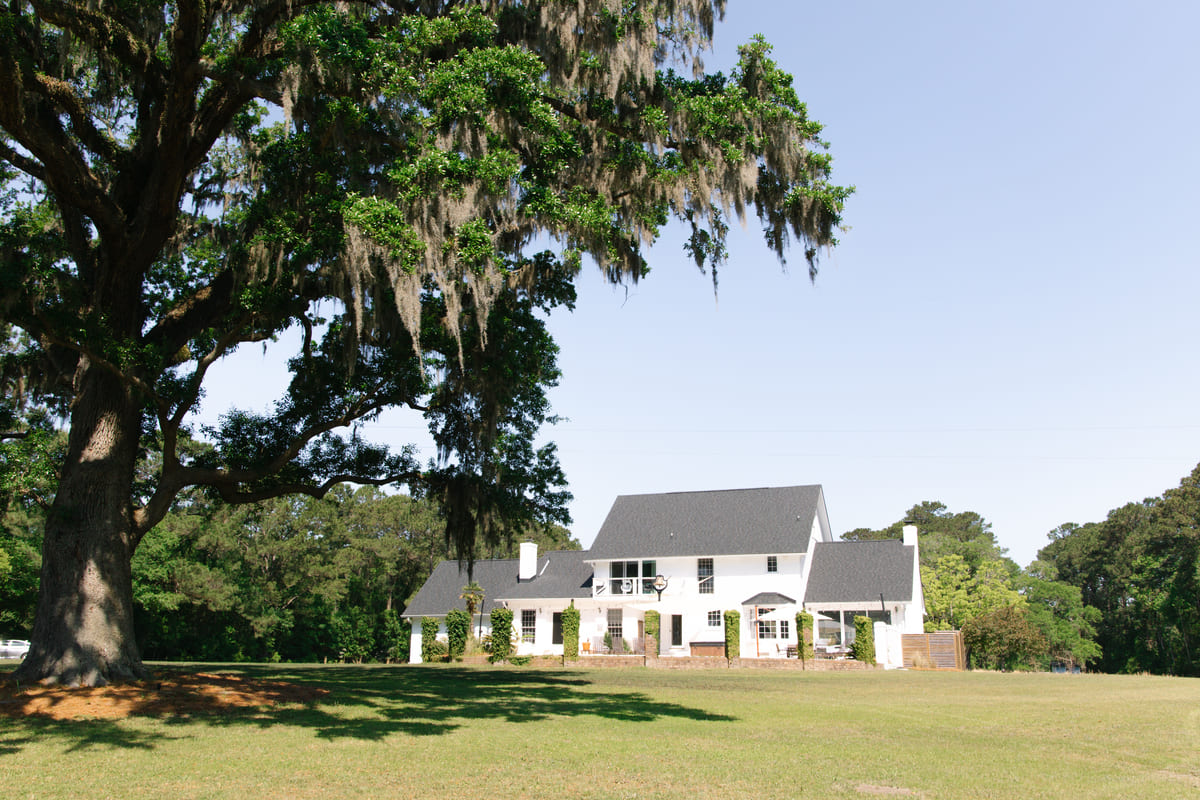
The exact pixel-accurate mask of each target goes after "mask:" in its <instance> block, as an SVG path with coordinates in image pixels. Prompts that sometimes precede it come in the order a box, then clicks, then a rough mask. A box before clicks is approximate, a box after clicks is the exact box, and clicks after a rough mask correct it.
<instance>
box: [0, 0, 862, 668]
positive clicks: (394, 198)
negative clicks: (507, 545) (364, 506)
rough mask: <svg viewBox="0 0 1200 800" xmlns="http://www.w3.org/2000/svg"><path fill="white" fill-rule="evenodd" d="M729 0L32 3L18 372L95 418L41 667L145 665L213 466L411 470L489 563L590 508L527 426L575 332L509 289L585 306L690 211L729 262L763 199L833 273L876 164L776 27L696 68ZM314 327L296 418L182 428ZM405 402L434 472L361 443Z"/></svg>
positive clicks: (21, 181) (773, 239) (298, 367)
mask: <svg viewBox="0 0 1200 800" xmlns="http://www.w3.org/2000/svg"><path fill="white" fill-rule="evenodd" d="M723 10H724V0H647V1H646V2H636V1H635V0H624V1H621V2H618V1H617V0H571V1H570V2H553V1H552V0H476V2H468V1H467V0H364V1H362V2H360V1H359V0H340V1H339V2H326V1H325V0H259V1H258V2H245V1H244V0H207V1H206V0H178V1H177V2H170V3H166V4H164V5H157V4H151V3H148V2H145V0H91V1H90V2H86V3H84V2H70V0H12V2H9V3H6V4H5V5H4V6H3V8H2V9H0V130H2V132H3V135H2V137H0V181H2V182H3V185H2V186H0V204H2V208H3V221H2V224H0V315H2V316H0V323H3V324H5V325H11V326H13V327H14V329H15V330H16V331H19V332H20V335H21V337H23V338H22V339H21V342H22V343H21V344H20V346H19V350H20V352H19V353H18V355H19V356H20V357H19V358H17V359H15V360H14V361H13V362H12V365H13V368H14V369H18V370H19V371H20V376H19V380H15V381H13V382H12V383H10V384H8V385H11V386H19V387H20V388H21V391H22V393H23V395H22V397H30V398H35V399H36V400H39V401H41V402H44V403H47V404H49V405H50V407H53V408H58V409H61V410H62V413H63V415H64V419H65V420H66V427H67V430H68V444H67V453H66V456H65V458H64V459H63V461H62V463H61V465H60V469H59V475H58V479H59V483H58V490H57V493H56V495H55V497H54V501H53V507H52V508H51V510H50V513H49V516H48V520H47V524H46V531H45V540H44V548H43V567H42V573H41V589H40V596H39V604H38V610H37V616H36V621H35V625H34V630H33V647H32V650H31V651H30V654H29V656H28V658H27V659H26V661H25V663H24V664H23V666H22V667H21V669H20V674H21V677H22V678H24V679H43V680H57V681H64V682H69V683H85V684H92V683H99V682H103V681H105V680H111V679H114V678H130V677H138V676H141V675H143V674H144V670H143V668H142V665H141V661H140V657H139V654H138V652H137V648H136V645H135V642H134V639H133V634H132V627H131V621H130V620H131V599H130V597H131V589H130V559H131V556H132V554H133V552H134V550H135V548H137V546H138V542H139V541H140V540H141V538H142V537H143V536H144V535H145V534H146V532H147V531H148V530H150V529H151V528H152V527H153V526H154V525H155V523H156V522H158V521H159V520H160V519H161V518H162V517H163V515H164V514H165V513H166V512H167V511H168V509H169V508H170V507H171V505H172V503H173V502H174V501H175V500H176V498H177V497H178V496H179V494H180V493H181V492H183V491H185V490H191V489H192V488H193V487H196V488H198V489H200V490H205V491H210V492H213V493H215V494H219V495H220V496H222V497H223V498H224V499H226V500H227V501H232V502H245V501H253V500H258V499H264V498H270V497H275V496H279V495H282V494H287V493H296V492H303V493H308V494H311V495H314V496H320V495H321V494H323V493H324V492H326V491H328V490H329V488H330V487H332V486H334V485H336V484H338V483H343V482H357V483H360V484H405V485H408V486H410V487H412V488H416V489H419V490H421V491H425V492H427V493H429V494H430V495H431V496H435V497H438V498H440V499H441V500H442V501H443V503H444V505H445V508H446V509H447V514H446V516H447V520H448V524H449V535H450V536H451V537H452V538H453V539H454V540H455V542H456V543H458V544H459V545H460V548H459V552H460V553H462V552H466V553H467V554H468V557H469V554H470V553H471V552H472V548H471V544H472V542H473V541H474V538H475V536H476V535H477V533H482V535H483V536H485V537H495V536H498V535H502V534H503V533H504V531H506V530H511V529H512V528H513V526H519V525H521V524H526V523H528V522H530V521H543V522H544V521H548V520H552V519H555V518H561V516H562V508H563V498H564V495H563V493H562V491H561V485H562V483H563V480H562V475H561V472H560V471H559V470H558V468H557V462H556V460H555V458H554V454H553V451H552V450H546V449H543V450H541V451H538V450H534V449H533V448H532V445H531V441H530V440H531V438H532V434H531V431H533V430H536V427H537V425H538V424H540V423H541V422H542V421H543V420H544V415H545V407H544V395H542V394H539V387H542V386H544V385H546V384H547V383H550V382H553V380H554V379H555V378H556V373H554V371H553V370H554V367H553V358H552V356H553V345H552V343H548V342H547V340H546V336H545V331H544V329H543V328H539V326H538V324H537V323H536V322H535V323H533V324H532V325H531V326H528V327H522V326H508V327H509V328H510V329H509V330H507V331H506V335H505V336H504V337H501V336H499V335H498V333H497V331H498V326H496V325H494V324H493V320H492V314H493V313H494V312H495V311H496V310H497V309H498V308H501V307H505V306H506V304H507V306H506V307H507V309H508V311H507V312H505V313H510V314H517V315H519V316H520V317H521V318H522V319H535V320H536V319H537V317H536V315H532V316H531V315H530V313H529V312H530V310H533V311H537V310H541V311H545V310H546V309H549V308H551V307H553V306H555V305H561V304H567V305H569V304H570V302H571V299H572V294H571V283H570V281H571V279H572V277H573V276H574V274H575V272H576V270H578V268H579V266H580V264H581V263H582V261H583V259H584V258H585V257H586V258H590V259H591V260H593V261H594V262H595V263H596V264H597V265H599V267H600V268H601V269H602V270H604V272H605V274H606V275H607V276H608V277H609V278H610V279H611V280H613V281H622V280H637V279H638V278H640V277H642V276H643V275H644V274H645V272H646V269H647V265H646V263H645V261H644V258H643V254H642V253H643V249H644V248H645V246H646V245H647V244H648V243H650V242H652V241H653V240H654V239H655V237H656V235H657V234H658V232H659V230H660V229H661V228H662V226H664V225H666V224H668V222H669V221H670V220H672V219H675V220H678V221H679V222H681V223H682V224H684V225H686V226H689V229H690V237H689V239H688V244H687V247H688V250H689V252H690V254H691V255H692V256H693V257H694V259H695V260H696V263H697V264H698V265H700V266H702V267H704V266H711V267H712V268H713V269H714V270H715V268H716V265H717V264H718V263H719V262H720V261H721V259H722V257H723V256H724V237H725V232H726V230H727V223H728V219H729V217H730V216H740V215H743V214H745V213H746V212H747V210H748V209H752V210H753V212H754V213H755V214H756V215H757V216H758V218H759V219H760V220H761V222H762V226H763V230H764V233H765V236H766V239H767V241H768V243H769V244H770V245H771V247H773V248H774V249H775V251H776V252H777V253H779V254H780V256H781V257H782V254H783V253H784V251H785V249H786V248H787V247H789V245H790V244H791V243H792V242H793V241H795V242H796V243H797V244H798V245H799V246H800V247H801V249H802V251H803V252H804V254H805V256H806V258H807V260H808V263H809V268H810V271H812V270H815V265H816V261H815V258H816V254H817V252H818V251H819V250H820V249H821V248H822V247H825V246H828V245H831V244H833V243H834V235H835V233H836V231H837V228H838V225H839V222H840V214H841V209H842V202H843V200H844V198H845V197H846V195H847V193H848V190H846V189H842V188H839V187H837V186H835V185H832V184H831V183H830V182H829V166H830V161H829V157H828V155H827V153H826V152H825V150H824V145H823V143H821V142H820V140H819V139H818V136H819V132H820V127H819V125H817V124H816V123H815V122H813V121H811V120H810V119H809V118H808V116H807V113H806V109H805V107H804V105H803V104H802V103H800V102H799V100H798V99H797V97H796V94H795V93H794V91H793V90H792V88H791V78H790V77H789V76H788V75H786V74H784V73H782V72H781V71H780V70H779V69H778V68H777V67H776V66H775V65H774V64H773V63H772V61H771V60H770V59H769V48H768V47H767V46H766V44H765V43H763V42H762V41H757V40H756V41H754V42H752V43H750V44H748V45H746V46H745V47H744V48H742V50H741V58H740V61H739V63H738V66H737V67H736V69H735V70H733V71H732V72H731V73H730V74H729V75H705V74H703V71H702V70H701V69H700V68H699V65H698V61H697V56H698V54H699V53H700V51H702V50H703V49H704V48H705V47H706V46H707V44H708V43H709V40H710V37H711V33H712V29H713V25H714V22H715V20H716V19H717V18H719V17H720V15H721V14H722V13H723ZM713 274H714V277H715V272H714V273H713ZM289 328H296V329H299V330H301V331H302V332H303V335H302V336H301V337H299V338H300V340H301V344H300V345H299V348H298V352H297V353H296V354H295V356H294V357H293V358H292V359H291V361H290V362H289V363H290V367H291V370H292V375H293V378H292V383H291V385H290V387H289V389H288V392H287V394H286V396H285V397H284V398H283V399H282V400H280V401H279V403H278V404H277V406H276V408H275V411H274V413H273V414H270V415H254V414H249V413H245V412H236V411H230V412H229V413H228V414H227V415H226V416H225V417H224V418H223V424H222V425H221V426H219V427H218V428H216V429H214V430H211V431H207V432H206V433H205V435H206V438H207V439H208V440H209V441H210V442H211V443H212V445H213V447H212V448H211V449H202V450H199V451H194V452H193V451H187V450H185V448H183V447H182V446H181V443H182V442H183V441H185V440H186V438H187V435H188V434H189V433H199V432H191V431H189V422H190V420H192V419H193V418H194V413H195V411H196V408H197V404H198V402H199V401H200V399H201V397H202V391H203V390H202V387H203V385H204V380H205V377H206V375H207V374H208V372H209V370H210V369H211V367H212V366H213V364H215V363H216V362H217V361H218V360H220V359H221V358H222V357H224V356H226V355H227V354H229V353H230V352H231V351H233V350H234V349H235V348H237V347H238V346H239V345H242V344H245V343H249V342H261V341H265V340H268V339H272V338H274V337H277V336H278V335H279V334H280V333H281V332H283V331H285V330H287V329H289ZM492 334H496V335H492ZM501 339H503V341H501ZM14 341H15V340H13V339H11V338H10V345H11V344H12V343H13V342H14ZM531 387H532V388H531ZM18 399H20V398H18ZM12 400H13V398H8V402H9V405H11V404H12V402H11V401H12ZM395 406H409V407H412V408H417V409H422V410H426V411H428V414H429V416H430V420H431V425H432V426H433V427H434V432H435V437H436V438H437V439H438V444H439V448H440V450H441V452H440V458H439V460H438V462H437V463H436V464H434V465H431V466H430V467H424V466H422V465H420V464H418V463H417V462H416V461H415V459H414V458H413V456H412V454H411V453H409V452H407V451H404V452H400V453H389V452H387V451H386V450H384V449H382V448H379V447H375V446H372V445H370V444H369V443H367V442H365V441H363V440H362V438H361V437H360V436H359V435H357V433H356V431H357V429H356V427H355V426H356V424H357V423H359V422H360V421H363V420H369V419H371V418H372V417H373V416H375V415H377V414H378V413H379V412H380V411H381V410H383V409H386V408H390V407H395ZM188 452H193V454H192V455H188V454H187V453H188ZM147 455H149V456H150V457H149V458H148V459H147V458H145V456H147ZM140 462H144V463H151V464H154V465H155V468H154V471H153V473H152V474H149V475H145V474H139V472H138V469H137V465H138V464H139V463H140Z"/></svg>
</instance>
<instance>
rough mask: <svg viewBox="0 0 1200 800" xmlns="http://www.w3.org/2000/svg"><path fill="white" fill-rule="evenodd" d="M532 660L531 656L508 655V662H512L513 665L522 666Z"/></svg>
mask: <svg viewBox="0 0 1200 800" xmlns="http://www.w3.org/2000/svg"><path fill="white" fill-rule="evenodd" d="M532 660H533V656H510V657H509V659H508V663H510V664H512V665H513V666H514V667H524V666H526V665H528V664H529V662H530V661H532Z"/></svg>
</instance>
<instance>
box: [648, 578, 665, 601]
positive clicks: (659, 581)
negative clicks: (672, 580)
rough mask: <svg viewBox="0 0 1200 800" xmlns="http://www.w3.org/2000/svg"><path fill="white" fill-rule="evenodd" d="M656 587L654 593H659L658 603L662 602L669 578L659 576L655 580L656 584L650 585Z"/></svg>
mask: <svg viewBox="0 0 1200 800" xmlns="http://www.w3.org/2000/svg"><path fill="white" fill-rule="evenodd" d="M650 585H651V586H653V587H654V591H656V592H658V602H660V603H661V602H662V593H663V589H665V588H667V578H666V576H665V575H661V574H660V575H657V576H655V578H654V583H652V584H650Z"/></svg>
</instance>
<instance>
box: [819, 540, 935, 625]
mask: <svg viewBox="0 0 1200 800" xmlns="http://www.w3.org/2000/svg"><path fill="white" fill-rule="evenodd" d="M914 557H915V548H914V547H912V546H911V545H910V546H905V545H904V543H903V542H901V541H900V540H899V539H885V540H882V541H868V542H820V543H818V544H816V545H815V546H814V547H813V552H812V556H811V558H812V563H811V565H810V567H809V573H808V590H807V591H806V592H805V594H804V602H805V603H857V602H862V603H863V607H864V608H872V607H874V606H872V604H873V603H874V604H878V603H879V595H880V593H882V594H883V597H884V600H885V602H908V601H911V600H912V599H913V558H914Z"/></svg>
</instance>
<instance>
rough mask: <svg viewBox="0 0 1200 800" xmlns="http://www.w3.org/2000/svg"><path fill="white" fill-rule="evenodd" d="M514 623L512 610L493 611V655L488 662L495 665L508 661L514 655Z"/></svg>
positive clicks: (498, 609)
mask: <svg viewBox="0 0 1200 800" xmlns="http://www.w3.org/2000/svg"><path fill="white" fill-rule="evenodd" d="M512 621H513V612H512V609H510V608H493V609H492V654H491V656H489V657H488V661H491V662H492V663H493V664H496V663H498V662H501V661H507V660H508V657H509V656H510V655H511V654H512Z"/></svg>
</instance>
